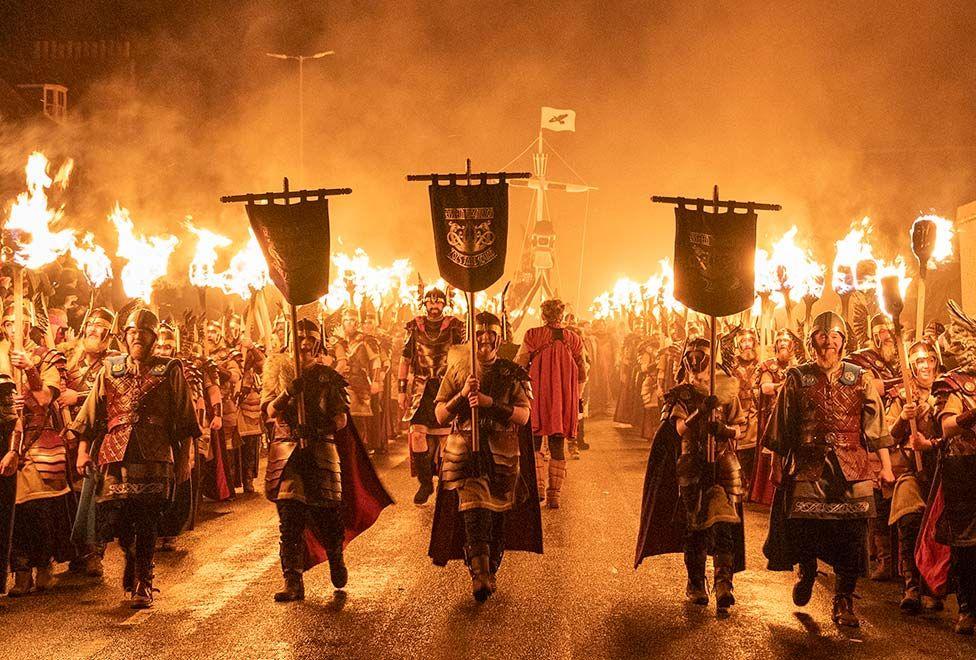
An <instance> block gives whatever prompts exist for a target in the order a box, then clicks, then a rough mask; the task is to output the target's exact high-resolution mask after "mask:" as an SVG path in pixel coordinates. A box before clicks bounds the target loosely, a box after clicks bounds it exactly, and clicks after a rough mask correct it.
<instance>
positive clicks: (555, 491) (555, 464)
mask: <svg viewBox="0 0 976 660" xmlns="http://www.w3.org/2000/svg"><path fill="white" fill-rule="evenodd" d="M565 478H566V460H565V459H563V460H561V461H557V460H556V459H554V458H551V459H549V488H547V489H546V505H547V506H548V507H549V508H550V509H558V508H559V493H560V491H561V490H562V489H563V480H564V479H565Z"/></svg>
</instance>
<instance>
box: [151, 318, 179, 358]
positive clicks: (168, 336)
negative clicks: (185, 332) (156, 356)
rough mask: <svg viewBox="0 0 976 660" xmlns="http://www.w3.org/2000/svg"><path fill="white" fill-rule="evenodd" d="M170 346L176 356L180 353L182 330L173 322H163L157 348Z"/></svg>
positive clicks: (158, 333)
mask: <svg viewBox="0 0 976 660" xmlns="http://www.w3.org/2000/svg"><path fill="white" fill-rule="evenodd" d="M170 345H171V346H172V347H173V353H174V355H175V354H177V353H179V352H180V330H179V328H178V327H176V326H175V325H173V323H172V322H170V321H163V322H161V323H160V324H159V330H158V332H157V339H156V348H157V349H158V348H159V347H160V346H170Z"/></svg>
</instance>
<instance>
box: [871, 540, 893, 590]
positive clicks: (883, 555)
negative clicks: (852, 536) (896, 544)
mask: <svg viewBox="0 0 976 660" xmlns="http://www.w3.org/2000/svg"><path fill="white" fill-rule="evenodd" d="M871 536H872V542H873V544H874V549H875V562H876V563H875V566H874V570H872V571H871V579H872V580H873V581H875V582H888V581H889V580H891V579H892V577H893V575H894V570H893V568H894V567H893V566H892V563H893V562H892V560H891V537H890V536H889V535H888V533H887V530H884V529H872V530H871Z"/></svg>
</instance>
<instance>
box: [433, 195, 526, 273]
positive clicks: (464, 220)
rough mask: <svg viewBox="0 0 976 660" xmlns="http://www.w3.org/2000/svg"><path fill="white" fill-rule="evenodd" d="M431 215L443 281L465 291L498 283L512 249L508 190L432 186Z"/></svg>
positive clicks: (435, 246)
mask: <svg viewBox="0 0 976 660" xmlns="http://www.w3.org/2000/svg"><path fill="white" fill-rule="evenodd" d="M430 211H431V216H432V218H433V221H434V249H435V251H436V252H437V268H438V269H439V270H440V274H441V277H443V278H444V280H445V281H446V282H447V283H448V284H450V285H451V286H453V287H454V288H456V289H459V290H461V291H484V290H485V289H487V288H488V287H490V286H491V285H492V284H494V283H495V282H497V281H498V280H499V278H501V276H502V274H503V273H504V272H505V252H506V249H507V247H508V184H507V183H481V184H474V185H464V186H462V185H454V184H451V185H437V184H436V183H432V184H431V186H430Z"/></svg>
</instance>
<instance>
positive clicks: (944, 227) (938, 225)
mask: <svg viewBox="0 0 976 660" xmlns="http://www.w3.org/2000/svg"><path fill="white" fill-rule="evenodd" d="M921 220H928V221H931V222H933V223H935V245H934V249H933V250H932V256H931V257H929V260H928V264H927V267H928V269H929V270H933V269H935V268H937V267H938V265H939V264H940V263H944V262H946V261H948V260H949V259H951V258H952V236H953V234H954V233H955V229H954V228H953V226H952V220H948V219H946V218H943V217H941V216H938V215H935V214H932V213H929V214H926V215H920V216H918V217H917V218H915V222H914V223H912V229H913V230H914V228H915V223H917V222H919V221H921ZM909 236H911V233H909Z"/></svg>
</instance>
